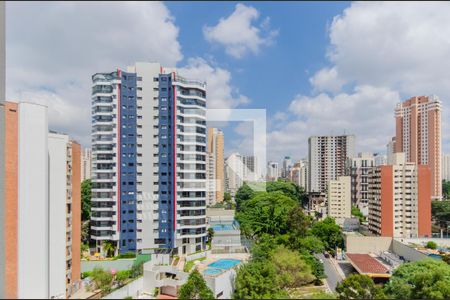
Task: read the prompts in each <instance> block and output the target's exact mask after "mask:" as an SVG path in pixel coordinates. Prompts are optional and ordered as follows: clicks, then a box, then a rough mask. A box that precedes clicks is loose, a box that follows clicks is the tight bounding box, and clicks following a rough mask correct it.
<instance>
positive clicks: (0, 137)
mask: <svg viewBox="0 0 450 300" xmlns="http://www.w3.org/2000/svg"><path fill="white" fill-rule="evenodd" d="M4 5H5V3H4V2H2V3H0V18H2V16H3V13H4V7H5V6H4ZM2 22H3V19H2ZM2 28H4V27H2ZM2 30H3V31H4V29H2ZM0 43H1V42H0ZM0 51H1V50H0ZM1 80H3V78H2V79H1ZM0 84H1V83H0ZM2 88H3V87H1V88H0V89H2ZM0 92H1V91H0ZM0 95H1V94H0ZM0 97H1V96H0ZM0 101H1V99H0ZM3 145H5V107H4V106H3V105H2V104H1V103H0V226H1V227H2V228H5V227H4V226H5V203H6V201H5V195H4V181H5V146H3ZM3 232H4V230H3V229H2V230H0V241H4V240H5V237H4V234H3ZM6 247H7V246H6V243H1V245H0V298H7V297H6V294H5V278H6V272H5V271H6V270H5V258H6V255H5V251H6Z"/></svg>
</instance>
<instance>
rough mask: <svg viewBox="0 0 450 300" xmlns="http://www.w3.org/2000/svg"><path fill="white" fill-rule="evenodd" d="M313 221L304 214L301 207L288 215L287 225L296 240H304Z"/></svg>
mask: <svg viewBox="0 0 450 300" xmlns="http://www.w3.org/2000/svg"><path fill="white" fill-rule="evenodd" d="M311 222H312V219H311V217H310V216H308V215H306V214H305V213H304V212H303V209H302V208H301V207H300V206H298V205H297V206H295V207H294V208H293V209H292V210H291V211H290V212H289V214H288V218H287V225H288V227H289V231H290V232H291V234H292V236H293V237H294V240H295V239H297V238H303V237H305V236H306V234H307V233H308V230H309V227H310V226H311Z"/></svg>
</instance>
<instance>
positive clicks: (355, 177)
mask: <svg viewBox="0 0 450 300" xmlns="http://www.w3.org/2000/svg"><path fill="white" fill-rule="evenodd" d="M373 167H375V158H374V156H373V154H372V153H359V154H358V156H357V157H352V158H349V159H348V165H347V171H346V174H347V175H348V176H351V194H352V196H351V198H352V201H351V202H352V204H354V205H356V206H358V208H359V209H360V210H361V212H362V214H363V215H364V216H367V215H368V214H369V195H368V193H369V187H368V185H369V182H368V176H369V170H370V168H373Z"/></svg>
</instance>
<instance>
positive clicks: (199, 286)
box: [178, 270, 214, 299]
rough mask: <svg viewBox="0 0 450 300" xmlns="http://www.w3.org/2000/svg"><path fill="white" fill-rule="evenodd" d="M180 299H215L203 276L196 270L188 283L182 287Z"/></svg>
mask: <svg viewBox="0 0 450 300" xmlns="http://www.w3.org/2000/svg"><path fill="white" fill-rule="evenodd" d="M178 299H214V294H213V292H212V291H211V290H210V289H209V288H208V286H207V285H206V282H205V280H204V279H203V277H202V275H201V274H200V273H199V272H198V271H197V270H194V271H192V273H191V274H189V277H188V280H187V281H186V283H185V284H183V285H182V286H181V288H180V290H179V292H178Z"/></svg>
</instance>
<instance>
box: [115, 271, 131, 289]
mask: <svg viewBox="0 0 450 300" xmlns="http://www.w3.org/2000/svg"><path fill="white" fill-rule="evenodd" d="M129 277H130V271H129V270H122V271H118V272H117V274H116V282H117V284H118V285H119V286H123V285H124V283H125V281H126V280H127V279H128V278H129Z"/></svg>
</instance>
